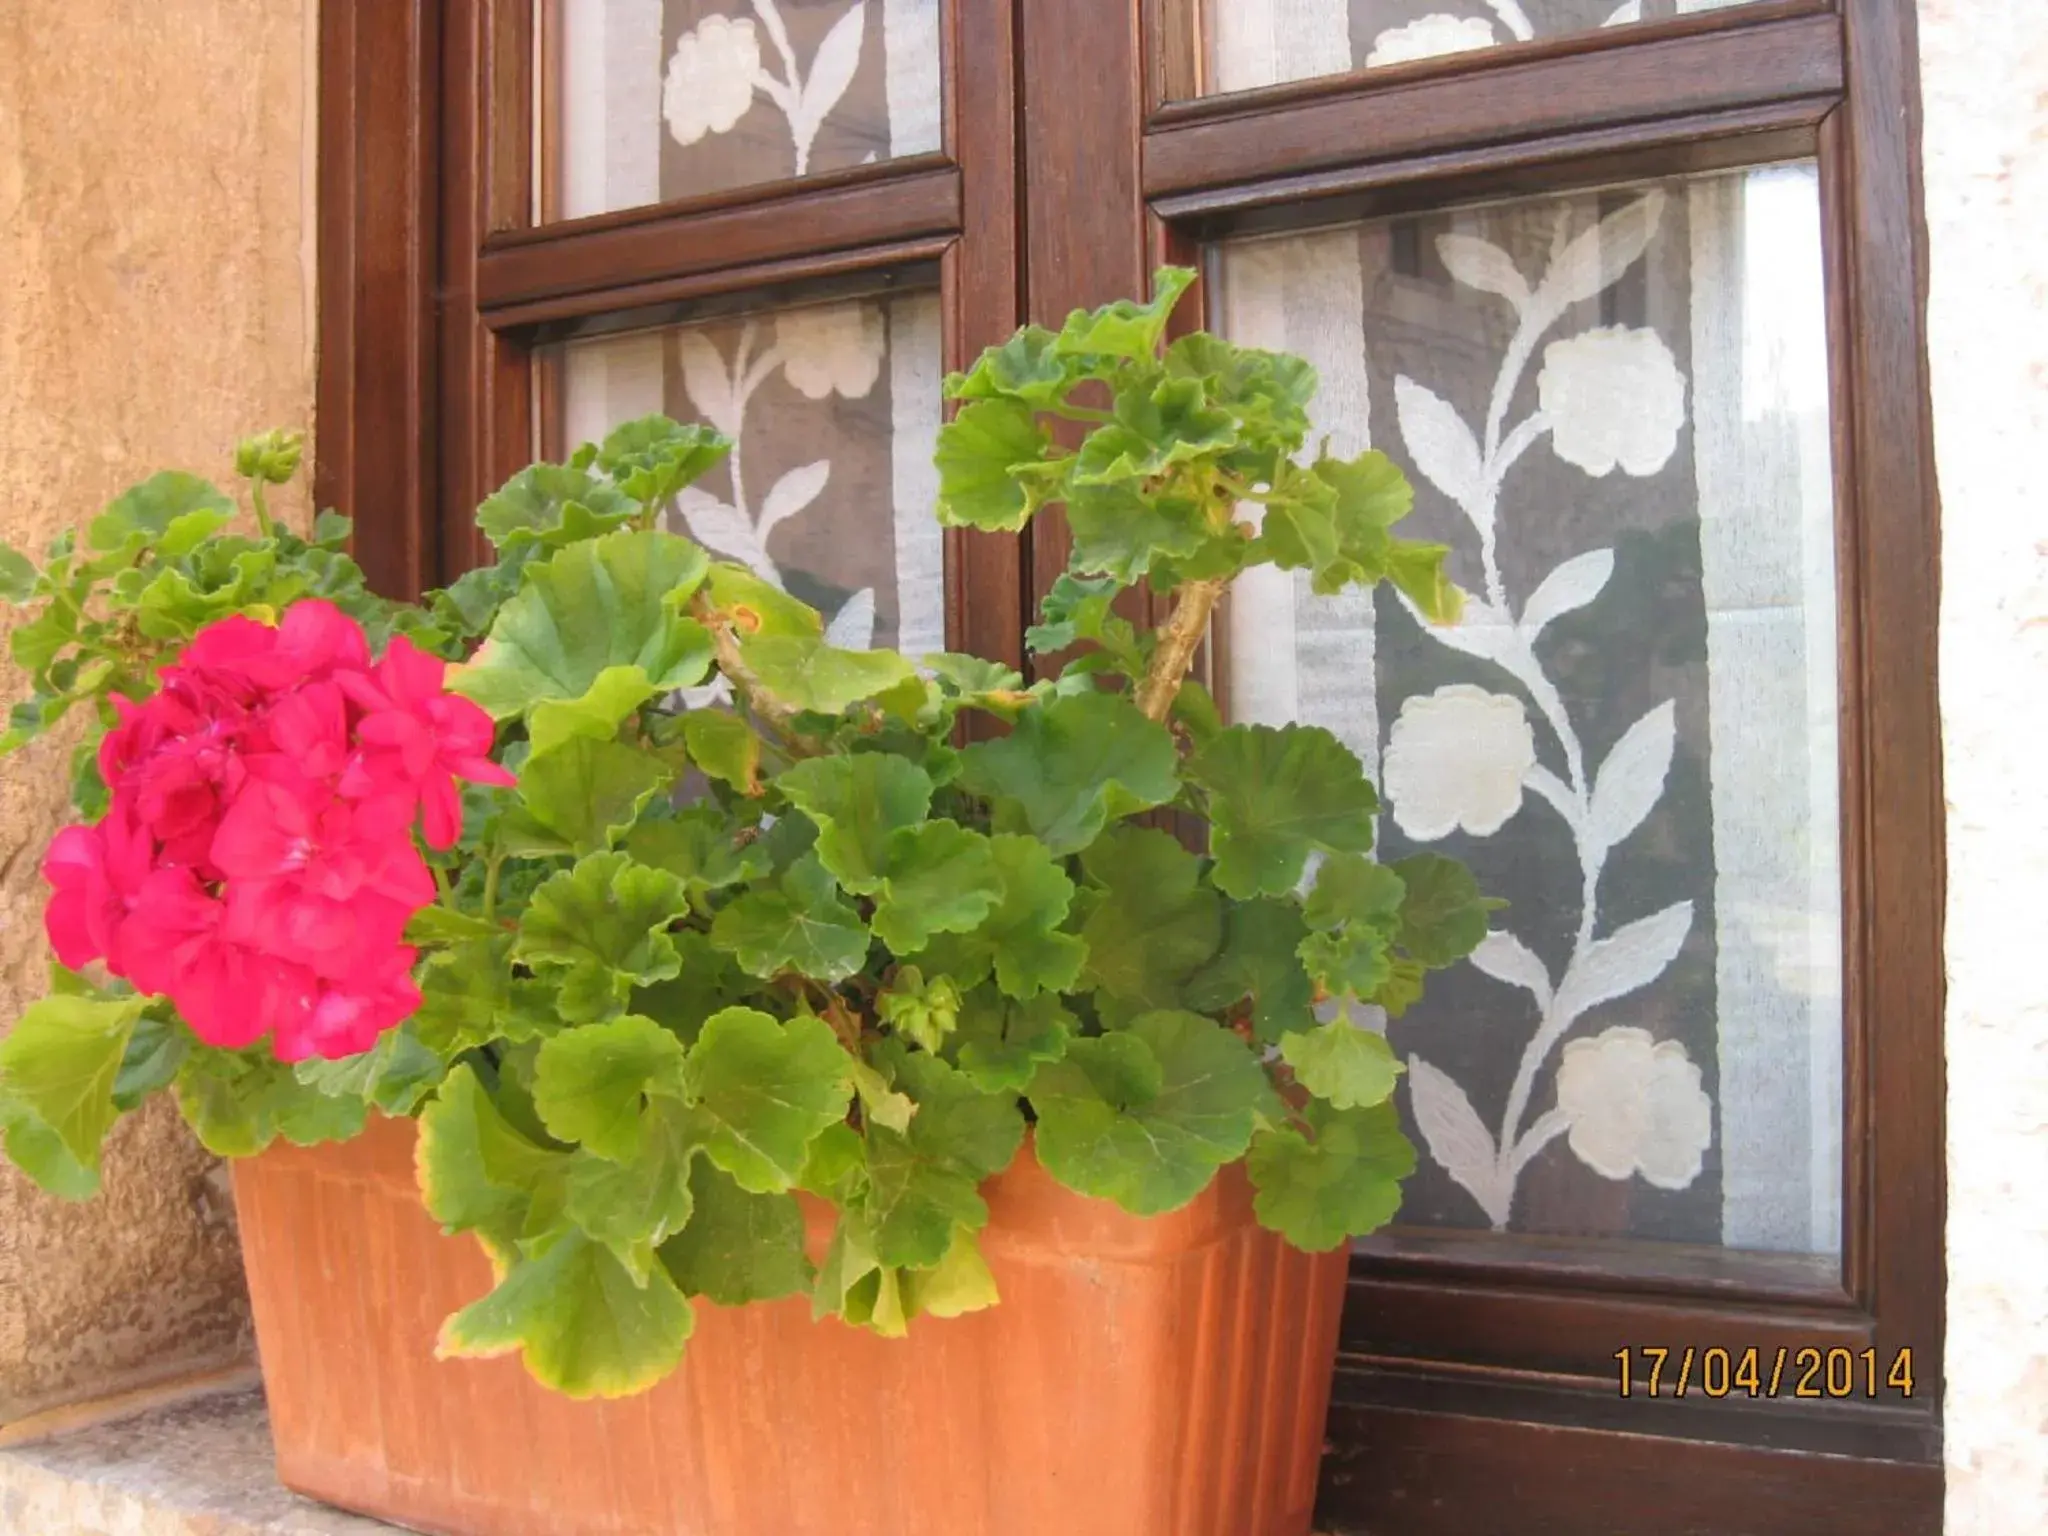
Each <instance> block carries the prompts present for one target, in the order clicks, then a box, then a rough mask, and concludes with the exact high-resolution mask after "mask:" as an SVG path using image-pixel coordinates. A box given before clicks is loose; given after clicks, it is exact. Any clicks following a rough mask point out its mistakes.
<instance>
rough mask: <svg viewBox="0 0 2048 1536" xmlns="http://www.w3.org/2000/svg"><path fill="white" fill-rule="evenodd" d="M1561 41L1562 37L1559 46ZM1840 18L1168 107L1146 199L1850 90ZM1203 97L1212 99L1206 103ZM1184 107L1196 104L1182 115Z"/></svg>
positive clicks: (1341, 79) (1345, 79) (1148, 151)
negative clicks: (1196, 111)
mask: <svg viewBox="0 0 2048 1536" xmlns="http://www.w3.org/2000/svg"><path fill="white" fill-rule="evenodd" d="M1559 46H1560V47H1562V46H1563V45H1562V44H1560V45H1559ZM1843 81H1844V74H1843V56H1842V35H1841V25H1840V22H1839V21H1838V20H1837V18H1836V17H1834V16H1833V15H1830V14H1809V15H1803V16H1792V17H1788V18H1783V19H1778V20H1772V21H1767V22H1763V23H1753V24H1750V25H1745V26H1734V25H1723V26H1721V27H1719V28H1717V29H1715V30H1711V31H1705V32H1698V33H1689V34H1687V35H1683V36H1678V37H1666V38H1663V39H1661V40H1659V39H1651V40H1649V41H1642V42H1631V43H1630V44H1629V45H1628V46H1625V47H1624V46H1619V45H1613V46H1602V47H1600V48H1597V49H1593V50H1586V49H1583V48H1581V49H1580V50H1578V51H1575V52H1564V53H1561V54H1557V55H1552V56H1546V57H1542V58H1533V59H1526V58H1525V59H1521V60H1513V59H1503V60H1501V61H1500V62H1498V63H1494V64H1490V65H1489V66H1488V67H1485V68H1474V69H1467V70H1462V71H1459V72H1457V73H1453V74H1445V73H1444V72H1443V71H1442V70H1441V69H1433V70H1432V71H1431V78H1428V79H1424V80H1412V81H1409V82H1407V83H1402V82H1400V81H1389V80H1386V79H1383V78H1378V77H1376V76H1375V75H1371V74H1353V75H1345V76H1337V77H1333V79H1332V80H1331V81H1329V82H1315V84H1316V85H1317V86H1319V87H1320V89H1316V90H1313V91H1308V90H1303V89H1301V88H1295V87H1289V88H1287V91H1288V94H1287V95H1286V96H1285V97H1284V98H1283V100H1282V102H1281V103H1272V102H1271V101H1270V96H1271V93H1268V92H1253V93H1247V95H1246V96H1245V97H1243V98H1241V99H1240V98H1236V97H1223V98H1216V100H1217V102H1219V103H1228V104H1229V110H1228V113H1227V115H1225V114H1224V111H1223V108H1221V107H1215V108H1211V110H1209V111H1206V112H1204V113H1203V114H1202V115H1200V116H1197V117H1194V118H1193V119H1192V120H1190V121H1184V122H1176V121H1174V120H1173V119H1171V118H1169V117H1167V115H1166V114H1163V113H1162V114H1161V117H1162V119H1164V121H1163V123H1162V125H1161V126H1158V127H1154V128H1152V129H1150V130H1149V131H1148V132H1147V133H1146V134H1145V136H1144V152H1143V186H1144V192H1145V196H1146V197H1147V198H1148V199H1150V200H1154V201H1157V200H1160V199H1166V198H1173V197H1176V196H1179V195H1182V194H1189V193H1195V192H1202V191H1206V190H1209V189H1213V188H1221V187H1230V186H1235V185H1241V184H1245V183H1255V182H1266V181H1273V180H1277V179H1280V178H1283V177H1298V176H1300V175H1302V174H1303V173H1305V172H1310V171H1318V170H1336V169H1339V168H1342V167H1347V166H1363V165H1370V164H1372V163H1374V162H1378V161H1385V160H1393V159H1400V158H1403V157H1409V156H1417V155H1429V154H1442V153H1445V152H1448V151H1452V150H1458V149H1462V148H1468V147H1474V146H1481V145H1487V146H1493V147H1495V148H1498V147H1500V146H1505V145H1512V144H1517V143H1521V142H1524V141H1528V140H1536V139H1544V138H1549V137H1553V136H1556V135H1560V134H1583V133H1587V132H1592V131H1597V130H1603V129H1608V130H1611V129H1615V128H1619V127H1622V126H1624V125H1628V124H1634V123H1654V122H1655V121H1657V120H1658V119H1665V118H1673V117H1698V116H1700V115H1702V114H1713V113H1721V112H1730V111H1738V110H1741V109H1745V108H1760V107H1768V106H1771V105H1773V104H1778V103H1786V102H1806V101H1811V100H1813V99H1815V98H1822V99H1827V98H1833V97H1838V96H1839V95H1840V94H1841V91H1842V88H1843ZM1205 105H1206V104H1205ZM1182 115H1183V116H1185V115H1187V114H1182Z"/></svg>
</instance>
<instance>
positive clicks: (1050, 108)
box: [1021, 0, 1151, 603]
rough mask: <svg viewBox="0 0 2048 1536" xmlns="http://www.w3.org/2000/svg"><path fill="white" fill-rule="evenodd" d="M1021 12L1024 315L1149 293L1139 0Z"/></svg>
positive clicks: (1041, 589)
mask: <svg viewBox="0 0 2048 1536" xmlns="http://www.w3.org/2000/svg"><path fill="white" fill-rule="evenodd" d="M1021 11H1022V16H1021V23H1022V31H1023V38H1022V44H1023V46H1022V53H1023V69H1022V90H1023V102H1022V110H1023V115H1024V125H1025V127H1024V154H1023V161H1024V188H1025V193H1024V201H1025V215H1024V251H1025V263H1024V271H1025V292H1026V305H1025V308H1026V314H1027V318H1028V319H1030V320H1033V321H1036V322H1037V323H1039V324H1041V325H1052V326H1057V325H1059V323H1060V322H1061V321H1062V320H1063V319H1065V318H1066V315H1067V313H1068V311H1070V310H1073V309H1082V308H1092V307H1094V306H1095V305H1098V304H1106V303H1109V302H1110V301H1112V300H1115V299H1123V298H1130V297H1131V296H1133V295H1135V294H1141V293H1144V292H1146V291H1147V280H1148V276H1149V273H1148V262H1149V259H1150V256H1151V249H1150V242H1149V240H1148V238H1147V234H1146V224H1145V205H1144V201H1143V195H1142V188H1141V185H1140V179H1139V140H1140V135H1141V133H1142V128H1143V116H1144V89H1143V86H1142V83H1141V80H1140V60H1141V56H1142V51H1143V50H1142V45H1141V31H1142V28H1141V23H1140V17H1139V4H1138V0H1029V3H1028V4H1026V5H1024V6H1023V7H1021ZM1071 550H1072V542H1071V540H1070V538H1069V536H1068V533H1067V527H1066V520H1065V518H1064V517H1063V516H1061V515H1059V514H1056V513H1043V514H1040V515H1039V516H1038V517H1037V518H1035V519H1034V520H1033V523H1032V528H1031V536H1030V553H1029V561H1030V564H1029V577H1030V593H1031V598H1032V601H1033V603H1035V602H1036V600H1037V598H1038V597H1039V596H1041V595H1043V594H1044V593H1045V592H1046V591H1047V590H1048V589H1049V588H1050V587H1051V586H1052V584H1053V582H1054V581H1056V580H1058V578H1059V575H1060V573H1061V572H1062V571H1064V570H1065V569H1066V568H1067V558H1068V555H1069V554H1070V552H1071Z"/></svg>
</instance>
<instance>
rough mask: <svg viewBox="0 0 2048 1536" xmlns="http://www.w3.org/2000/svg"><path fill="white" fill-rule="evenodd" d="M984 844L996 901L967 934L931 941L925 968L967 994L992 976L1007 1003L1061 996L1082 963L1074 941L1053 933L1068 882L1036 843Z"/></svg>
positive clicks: (997, 840) (1007, 839)
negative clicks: (997, 885)
mask: <svg viewBox="0 0 2048 1536" xmlns="http://www.w3.org/2000/svg"><path fill="white" fill-rule="evenodd" d="M988 842H989V853H990V856H991V857H992V858H993V859H994V861H995V869H996V874H997V877H998V879H999V880H1000V881H1001V883H1002V895H1001V896H1000V898H999V899H998V900H997V902H996V904H995V906H994V907H993V908H992V909H991V910H990V911H989V913H988V915H987V917H985V918H984V919H982V921H981V923H980V925H979V926H977V927H975V928H974V929H972V930H971V931H969V932H966V933H960V934H941V935H938V936H936V937H935V938H933V940H932V941H931V944H930V945H929V946H928V948H927V950H926V957H927V964H928V965H929V967H930V968H931V969H932V970H934V971H939V972H944V973H945V974H947V975H950V976H953V977H954V978H955V979H956V980H958V981H960V982H961V983H962V984H963V985H970V986H971V985H973V984H974V983H976V982H978V981H980V980H981V979H982V978H983V977H984V976H987V975H989V974H990V972H991V971H993V972H994V974H995V978H996V983H997V985H999V986H1000V987H1001V988H1002V989H1003V990H1004V991H1005V992H1007V993H1009V994H1010V996H1012V997H1034V996H1036V995H1037V994H1038V993H1040V992H1041V991H1047V992H1064V991H1066V990H1068V989H1069V988H1071V987H1072V986H1073V984H1074V981H1075V978H1076V977H1078V976H1079V975H1080V974H1081V965H1082V962H1083V961H1084V960H1086V958H1087V955H1088V947H1087V946H1086V945H1085V944H1083V943H1082V942H1081V941H1080V940H1079V939H1078V938H1076V937H1074V935H1072V934H1070V933H1062V932H1060V931H1059V929H1060V925H1061V924H1062V923H1064V922H1065V921H1066V917H1067V911H1068V908H1069V907H1070V906H1071V905H1072V903H1073V899H1074V882H1073V881H1071V880H1069V879H1068V878H1067V873H1066V871H1065V870H1063V869H1061V868H1060V866H1059V864H1058V862H1057V861H1056V860H1055V859H1054V858H1053V856H1052V855H1051V854H1050V853H1048V852H1047V851H1046V848H1045V845H1044V844H1043V843H1041V842H1039V841H1038V840H1037V839H1036V838H1031V837H1021V836H1017V835H1015V834H1013V833H1007V832H1004V833H998V834H997V835H996V836H994V837H992V838H990V839H989V840H988Z"/></svg>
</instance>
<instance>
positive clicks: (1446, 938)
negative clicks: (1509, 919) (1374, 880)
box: [1393, 853, 1500, 970]
mask: <svg viewBox="0 0 2048 1536" xmlns="http://www.w3.org/2000/svg"><path fill="white" fill-rule="evenodd" d="M1393 870H1394V873H1395V874H1397V875H1399V876H1400V877H1401V883H1402V885H1403V886H1404V887H1405V889H1406V895H1405V896H1404V898H1403V900H1402V902H1401V931H1400V935H1399V942H1400V945H1401V947H1402V948H1403V949H1405V950H1407V951H1408V954H1409V955H1410V957H1411V958H1413V959H1414V960H1416V961H1417V962H1419V963H1420V964H1422V965H1424V966H1427V967H1428V968H1429V969H1430V970H1441V969H1442V968H1443V967H1444V966H1447V965H1455V964H1457V962H1458V961H1460V960H1462V959H1464V958H1465V957H1466V956H1467V955H1469V954H1471V953H1472V951H1473V950H1475V949H1477V948H1478V947H1479V941H1480V940H1481V939H1484V938H1485V937H1486V927H1487V914H1488V913H1489V912H1492V911H1495V910H1497V909H1498V907H1499V906H1500V903H1498V902H1493V901H1489V900H1488V899H1487V898H1486V897H1484V896H1481V895H1480V894H1479V884H1478V882H1477V881H1475V880H1474V879H1473V878H1472V871H1471V870H1469V869H1467V868H1466V867H1465V866H1464V865H1462V864H1460V863H1459V862H1458V861H1457V860H1456V859H1447V858H1445V857H1443V855H1441V854H1436V853H1418V854H1412V855H1410V856H1409V857H1408V858H1405V859H1402V860H1400V861H1399V862H1397V863H1396V864H1395V865H1394V866H1393Z"/></svg>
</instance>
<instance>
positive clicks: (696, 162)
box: [557, 0, 946, 655]
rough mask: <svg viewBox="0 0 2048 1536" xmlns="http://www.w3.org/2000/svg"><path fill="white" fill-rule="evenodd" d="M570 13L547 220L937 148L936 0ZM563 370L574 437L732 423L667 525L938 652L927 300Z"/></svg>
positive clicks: (744, 322)
mask: <svg viewBox="0 0 2048 1536" xmlns="http://www.w3.org/2000/svg"><path fill="white" fill-rule="evenodd" d="M567 22H568V24H567V25H566V26H565V28H564V37H563V40H562V50H561V57H560V61H559V68H560V71H561V74H560V79H561V82H562V127H561V133H562V144H561V155H560V164H561V167H562V172H561V184H560V186H559V188H558V189H557V190H558V198H559V202H560V205H561V207H560V212H561V215H562V216H563V217H576V216H578V215H581V214H587V213H596V212H602V211H605V210H609V209H615V208H626V207H633V206H637V205H640V204H644V203H651V202H656V201H662V200H668V199H673V198H677V197H686V196H691V195H695V194H698V193H704V192H711V191H718V190H723V189H727V188H731V187H735V186H743V185H747V184H750V183H754V182H761V181H771V180H780V179H783V178H786V177H789V176H791V175H803V174H809V173H815V172H820V171H828V170H836V169H840V168H842V167H844V166H847V165H858V164H861V163H863V162H865V161H870V160H874V159H876V158H878V157H882V156H895V155H907V154H917V153H921V152H923V151H925V150H929V149H935V148H937V147H938V145H939V122H940V119H939V111H940V102H939V41H938V4H937V0H751V3H748V0H729V3H726V4H724V5H721V4H718V3H714V0H601V3H600V0H588V3H583V0H579V3H578V4H577V5H575V6H573V7H571V8H570V9H569V11H568V14H567ZM562 375H563V380H562V383H563V387H562V395H563V415H564V427H565V435H566V437H567V439H568V442H569V443H570V444H571V445H574V444H576V443H580V442H584V441H589V440H593V439H595V438H598V437H601V436H603V434H604V433H605V431H606V430H608V429H609V428H610V427H611V426H613V425H614V424H616V423H618V422H620V421H625V420H629V419H631V418H633V417H635V416H642V415H646V414H648V413H649V412H653V411H660V412H664V413H666V414H668V415H671V416H674V417H677V418H678V419H681V420H686V421H689V420H703V421H708V422H711V423H712V424H713V425H715V426H717V427H719V428H720V429H721V430H723V431H725V432H726V433H728V434H730V435H731V436H732V437H733V439H734V440H735V442H736V443H737V444H738V447H737V448H736V449H735V451H734V453H733V455H732V458H731V460H730V461H729V462H728V464H727V465H726V466H725V467H724V468H722V469H720V470H719V471H717V472H715V473H714V474H713V475H712V476H710V477H709V478H708V479H707V480H706V481H704V482H703V483H702V484H701V485H699V486H696V487H693V488H692V489H691V490H690V491H688V492H685V493H684V495H683V496H682V497H681V498H679V501H678V505H677V507H676V510H675V513H674V521H675V523H676V524H677V526H678V529H679V531H684V532H687V533H689V534H690V535H691V536H692V537H694V538H696V539H698V540H699V541H700V542H702V543H704V544H705V545H706V546H707V547H709V548H710V549H712V550H713V551H715V552H716V553H718V554H720V555H722V556H724V557H726V558H729V559H736V560H742V561H745V562H746V563H747V564H749V565H751V566H753V567H754V568H755V569H756V570H758V571H760V572H761V573H762V574H763V575H766V576H768V577H769V578H770V579H771V580H774V581H776V582H777V583H778V584H780V585H782V586H784V587H785V588H787V589H788V590H790V591H791V592H793V593H795V594H796V595H798V596H800V597H802V598H803V599H805V600H806V601H808V602H810V603H812V604H814V605H815V606H816V607H818V608H819V609H820V611H822V612H823V613H824V614H825V615H826V618H827V620H828V622H829V624H830V633H831V638H832V639H833V641H834V643H836V644H839V645H845V646H854V647H860V648H866V647H869V646H890V647H898V648H901V649H902V650H904V651H906V652H908V653H909V654H911V655H919V654H922V653H924V652H927V651H935V650H941V649H943V648H944V646H945V638H946V624H945V551H944V545H943V541H942V538H941V534H940V530H939V528H938V525H937V523H936V522H935V521H934V520H933V518H932V510H931V509H932V505H933V502H934V500H935V499H936V496H937V489H938V483H937V476H936V471H934V470H933V468H932V462H931V460H932V449H933V446H934V444H935V442H936V440H937V435H938V428H939V419H940V408H941V402H940V398H939V381H940V376H941V334H940V311H939V302H938V299H937V297H936V296H935V295H930V294H912V295H907V296H904V297H898V298H890V299H887V300H857V301H843V302H839V303H834V304H825V305H811V306H804V307H799V308H793V309H785V310H778V311H773V312H769V313H764V314H760V315H756V316H752V317H749V318H745V319H740V320H726V321H718V322H714V323H709V324H705V325H693V326H683V327H676V328H671V329H667V330H661V331H648V332H642V333H639V334H635V335H628V336H621V337H607V338H603V339H596V340H589V341H578V342H571V343H570V344H569V345H568V346H567V347H565V348H564V349H563V358H562Z"/></svg>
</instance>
